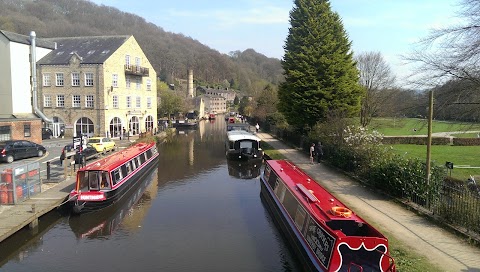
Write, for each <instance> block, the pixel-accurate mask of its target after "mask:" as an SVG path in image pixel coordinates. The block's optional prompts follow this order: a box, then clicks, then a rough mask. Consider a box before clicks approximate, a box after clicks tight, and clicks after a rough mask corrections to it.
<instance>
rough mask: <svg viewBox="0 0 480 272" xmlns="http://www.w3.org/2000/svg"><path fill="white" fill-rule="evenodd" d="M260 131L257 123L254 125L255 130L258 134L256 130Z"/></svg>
mask: <svg viewBox="0 0 480 272" xmlns="http://www.w3.org/2000/svg"><path fill="white" fill-rule="evenodd" d="M259 129H260V126H259V125H258V123H257V124H256V125H255V130H256V131H257V133H258V130H259Z"/></svg>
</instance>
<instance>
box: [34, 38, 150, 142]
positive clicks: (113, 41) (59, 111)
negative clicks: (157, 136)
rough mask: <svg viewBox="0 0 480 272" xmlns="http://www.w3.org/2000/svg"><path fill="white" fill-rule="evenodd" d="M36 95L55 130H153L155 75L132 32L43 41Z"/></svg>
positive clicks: (85, 132)
mask: <svg viewBox="0 0 480 272" xmlns="http://www.w3.org/2000/svg"><path fill="white" fill-rule="evenodd" d="M47 40H50V41H52V42H55V43H56V45H57V47H56V49H55V50H53V51H51V52H50V53H48V54H47V55H45V56H44V57H43V58H41V59H39V60H38V61H37V76H38V78H39V83H38V93H39V101H40V104H41V106H42V110H43V112H44V113H45V114H46V115H47V116H50V117H51V118H52V120H53V123H52V124H51V128H52V130H54V134H56V133H58V132H59V131H64V133H65V136H67V137H71V136H78V135H87V136H89V137H91V136H104V135H107V136H110V137H120V136H121V135H122V132H123V131H124V129H125V131H129V132H130V134H131V135H135V134H138V133H141V132H145V131H150V130H152V131H153V130H156V129H157V127H156V124H157V91H156V90H157V84H156V78H157V76H156V73H155V70H154V69H153V67H152V65H151V64H150V62H149V60H148V59H147V57H146V56H145V54H144V52H143V51H142V49H141V48H140V46H139V45H138V43H137V41H136V40H135V38H134V37H133V36H99V37H68V38H51V39H47Z"/></svg>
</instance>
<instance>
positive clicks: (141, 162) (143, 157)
mask: <svg viewBox="0 0 480 272" xmlns="http://www.w3.org/2000/svg"><path fill="white" fill-rule="evenodd" d="M139 158H140V164H144V163H145V161H146V159H145V153H142V154H140V156H139Z"/></svg>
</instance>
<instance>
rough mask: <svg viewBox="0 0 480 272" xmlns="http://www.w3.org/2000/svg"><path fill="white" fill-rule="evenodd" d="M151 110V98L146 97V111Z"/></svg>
mask: <svg viewBox="0 0 480 272" xmlns="http://www.w3.org/2000/svg"><path fill="white" fill-rule="evenodd" d="M151 108H152V98H151V97H147V109H151Z"/></svg>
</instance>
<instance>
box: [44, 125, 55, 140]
mask: <svg viewBox="0 0 480 272" xmlns="http://www.w3.org/2000/svg"><path fill="white" fill-rule="evenodd" d="M52 137H53V131H52V130H51V129H49V128H42V140H45V139H52Z"/></svg>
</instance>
